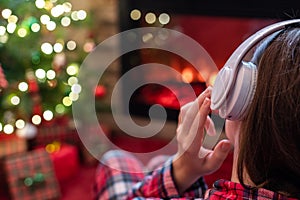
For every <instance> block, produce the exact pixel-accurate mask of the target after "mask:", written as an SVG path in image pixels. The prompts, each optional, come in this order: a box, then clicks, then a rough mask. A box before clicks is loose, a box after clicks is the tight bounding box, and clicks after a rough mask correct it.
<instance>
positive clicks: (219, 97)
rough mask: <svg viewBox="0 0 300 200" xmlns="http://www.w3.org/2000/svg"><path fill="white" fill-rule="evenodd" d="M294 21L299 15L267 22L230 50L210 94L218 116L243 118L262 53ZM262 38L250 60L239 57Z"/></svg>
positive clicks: (298, 21) (234, 118) (252, 92)
mask: <svg viewBox="0 0 300 200" xmlns="http://www.w3.org/2000/svg"><path fill="white" fill-rule="evenodd" d="M295 23H300V19H294V20H287V21H282V22H278V23H275V24H272V25H269V26H267V27H265V28H263V29H261V30H259V31H258V32H256V33H255V34H253V35H252V36H250V37H249V38H248V39H247V40H245V41H244V42H243V43H242V44H241V45H240V46H239V47H238V48H237V49H236V50H235V51H234V52H233V54H232V55H231V56H230V58H229V59H228V60H227V62H226V63H225V65H224V67H223V68H222V69H221V70H220V71H219V73H218V76H217V78H216V80H215V83H214V86H213V90H212V95H211V109H212V110H219V115H220V117H222V118H226V119H230V120H241V119H243V117H244V116H245V113H246V110H247V108H248V105H249V104H250V102H251V101H252V99H253V96H254V93H255V89H256V79H257V67H256V65H257V64H258V62H259V59H260V57H261V55H262V53H263V52H264V50H265V49H266V48H267V47H268V45H269V43H271V42H272V41H273V40H274V39H275V38H276V37H277V36H278V35H279V34H280V32H281V31H282V30H283V29H284V28H286V26H288V25H291V24H295ZM265 38H266V39H265ZM264 39H265V41H264V42H263V43H262V44H261V45H260V46H259V48H258V49H257V50H256V51H255V53H254V55H253V58H252V59H251V61H250V62H244V61H242V59H243V58H244V56H245V55H246V54H247V53H248V52H249V51H250V50H251V49H252V48H253V47H254V46H255V45H257V44H258V43H259V42H260V41H262V40H264Z"/></svg>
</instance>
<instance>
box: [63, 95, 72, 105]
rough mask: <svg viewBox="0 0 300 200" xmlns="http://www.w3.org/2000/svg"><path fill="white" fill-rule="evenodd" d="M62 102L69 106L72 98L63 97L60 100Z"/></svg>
mask: <svg viewBox="0 0 300 200" xmlns="http://www.w3.org/2000/svg"><path fill="white" fill-rule="evenodd" d="M62 103H63V104H64V105H65V106H71V105H72V100H71V99H70V97H64V98H63V100H62Z"/></svg>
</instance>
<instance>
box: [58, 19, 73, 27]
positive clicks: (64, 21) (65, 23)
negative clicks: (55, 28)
mask: <svg viewBox="0 0 300 200" xmlns="http://www.w3.org/2000/svg"><path fill="white" fill-rule="evenodd" d="M60 23H61V25H62V26H64V27H68V26H70V24H71V19H70V17H63V18H62V19H61V21H60Z"/></svg>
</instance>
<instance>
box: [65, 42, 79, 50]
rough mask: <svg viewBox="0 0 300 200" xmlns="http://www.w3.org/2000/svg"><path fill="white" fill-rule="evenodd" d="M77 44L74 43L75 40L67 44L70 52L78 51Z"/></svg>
mask: <svg viewBox="0 0 300 200" xmlns="http://www.w3.org/2000/svg"><path fill="white" fill-rule="evenodd" d="M76 46H77V45H76V42H75V41H73V40H70V41H68V42H67V48H68V49H69V50H70V51H73V50H75V49H76Z"/></svg>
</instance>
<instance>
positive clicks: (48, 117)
mask: <svg viewBox="0 0 300 200" xmlns="http://www.w3.org/2000/svg"><path fill="white" fill-rule="evenodd" d="M43 117H44V119H45V120H46V121H50V120H52V119H53V112H52V111H51V110H46V111H45V112H44V113H43Z"/></svg>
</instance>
